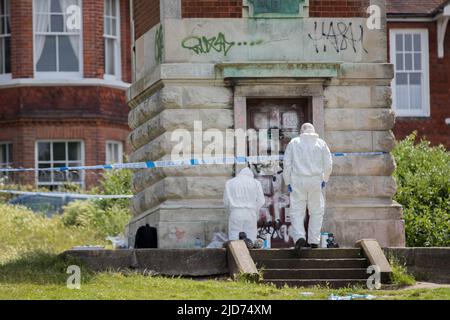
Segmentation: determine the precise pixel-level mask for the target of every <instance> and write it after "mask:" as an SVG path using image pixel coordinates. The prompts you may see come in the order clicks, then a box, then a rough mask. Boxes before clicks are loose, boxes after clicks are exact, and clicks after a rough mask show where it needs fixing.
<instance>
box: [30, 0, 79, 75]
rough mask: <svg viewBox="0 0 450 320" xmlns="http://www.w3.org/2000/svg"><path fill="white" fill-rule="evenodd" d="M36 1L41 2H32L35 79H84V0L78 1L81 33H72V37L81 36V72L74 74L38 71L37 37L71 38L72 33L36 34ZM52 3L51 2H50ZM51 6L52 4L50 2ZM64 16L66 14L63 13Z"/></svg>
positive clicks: (49, 13) (74, 72)
mask: <svg viewBox="0 0 450 320" xmlns="http://www.w3.org/2000/svg"><path fill="white" fill-rule="evenodd" d="M35 1H39V0H33V1H32V5H33V71H34V77H35V78H36V79H68V78H69V79H79V78H83V74H84V72H83V66H84V60H83V52H84V47H83V42H84V37H83V0H78V1H79V5H80V11H81V17H80V18H81V23H80V31H79V32H78V33H72V35H78V36H79V39H80V40H79V49H78V50H79V58H78V68H79V71H73V72H68V71H37V63H38V60H37V57H36V45H35V42H36V36H37V35H41V36H47V35H53V36H58V37H59V36H70V35H71V33H70V32H38V33H37V32H36V28H35V27H36V19H35V16H36V14H37V13H36V6H35ZM50 1H51V0H50ZM50 4H51V2H50ZM51 14H52V12H48V15H51ZM63 14H64V12H63ZM64 22H65V21H64ZM58 50H59V48H58V45H56V59H57V63H56V65H57V68H59V65H58Z"/></svg>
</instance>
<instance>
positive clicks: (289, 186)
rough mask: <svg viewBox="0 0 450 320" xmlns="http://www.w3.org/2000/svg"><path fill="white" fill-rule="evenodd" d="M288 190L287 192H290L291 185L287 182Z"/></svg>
mask: <svg viewBox="0 0 450 320" xmlns="http://www.w3.org/2000/svg"><path fill="white" fill-rule="evenodd" d="M288 191H289V193H291V192H292V187H291V185H290V184H288Z"/></svg>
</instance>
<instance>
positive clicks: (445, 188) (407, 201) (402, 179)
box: [393, 133, 450, 247]
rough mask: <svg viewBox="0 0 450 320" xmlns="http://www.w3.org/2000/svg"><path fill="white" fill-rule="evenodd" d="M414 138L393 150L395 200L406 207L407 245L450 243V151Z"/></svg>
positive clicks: (448, 244) (443, 244)
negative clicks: (396, 185) (395, 165)
mask: <svg viewBox="0 0 450 320" xmlns="http://www.w3.org/2000/svg"><path fill="white" fill-rule="evenodd" d="M415 141H416V134H415V133H414V134H412V135H410V136H409V137H407V138H406V139H405V140H403V141H401V142H399V143H397V145H396V147H395V148H394V150H393V154H394V157H395V160H396V162H397V169H396V171H395V174H394V176H395V179H396V181H397V184H398V190H397V194H396V196H395V200H396V201H398V202H399V203H400V204H402V205H403V208H404V219H405V228H406V241H407V245H408V246H411V247H433V246H450V195H449V194H450V153H449V152H448V151H446V149H445V148H444V147H443V146H438V147H432V146H431V145H430V143H429V142H428V141H425V140H421V141H420V142H418V143H415Z"/></svg>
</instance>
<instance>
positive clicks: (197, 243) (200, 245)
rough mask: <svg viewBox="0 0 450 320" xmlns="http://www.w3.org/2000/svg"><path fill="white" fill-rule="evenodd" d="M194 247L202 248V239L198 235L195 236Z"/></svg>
mask: <svg viewBox="0 0 450 320" xmlns="http://www.w3.org/2000/svg"><path fill="white" fill-rule="evenodd" d="M194 248H195V249H201V248H202V241H201V240H200V238H199V237H197V238H195V242H194Z"/></svg>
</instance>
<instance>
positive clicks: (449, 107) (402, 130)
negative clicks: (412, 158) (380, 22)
mask: <svg viewBox="0 0 450 320" xmlns="http://www.w3.org/2000/svg"><path fill="white" fill-rule="evenodd" d="M391 28H426V29H428V32H429V34H428V38H429V50H430V111H431V116H430V117H429V118H397V121H396V125H395V128H394V133H395V135H396V138H397V139H402V138H404V137H405V136H407V135H408V134H410V133H411V132H413V131H415V130H417V131H418V133H419V136H420V137H424V138H427V139H428V140H430V141H431V142H432V143H433V144H439V143H442V144H444V145H445V146H446V147H447V148H450V127H449V126H448V125H446V124H445V119H446V118H450V45H449V44H450V26H449V27H448V29H447V34H446V39H445V43H446V46H445V57H444V59H438V57H437V35H436V23H435V22H430V23H399V22H396V23H394V22H389V23H388V29H391ZM388 44H389V42H388ZM388 54H389V51H388Z"/></svg>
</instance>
